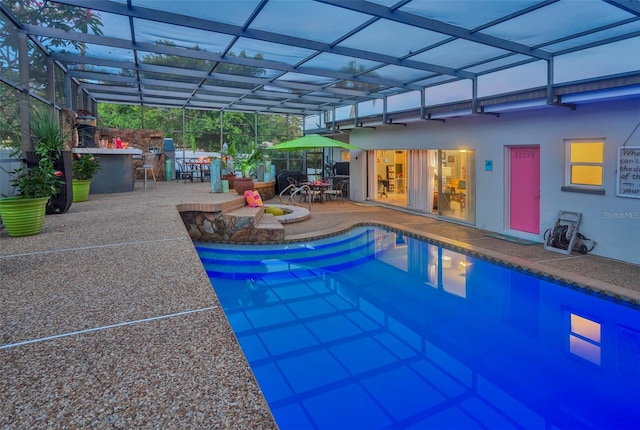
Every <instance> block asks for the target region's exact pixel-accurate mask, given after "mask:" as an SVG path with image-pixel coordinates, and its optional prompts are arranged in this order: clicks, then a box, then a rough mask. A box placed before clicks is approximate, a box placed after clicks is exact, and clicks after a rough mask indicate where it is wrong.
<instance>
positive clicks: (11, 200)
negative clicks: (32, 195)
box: [0, 196, 49, 237]
mask: <svg viewBox="0 0 640 430" xmlns="http://www.w3.org/2000/svg"><path fill="white" fill-rule="evenodd" d="M48 201H49V197H41V198H36V199H25V198H23V197H20V196H18V197H3V198H0V217H2V222H3V223H4V228H5V229H6V230H7V234H8V235H9V236H11V237H21V236H30V235H33V234H38V233H40V232H41V231H42V227H44V216H45V213H46V209H47V202H48Z"/></svg>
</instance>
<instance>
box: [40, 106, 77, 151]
mask: <svg viewBox="0 0 640 430" xmlns="http://www.w3.org/2000/svg"><path fill="white" fill-rule="evenodd" d="M70 136H71V132H68V133H65V132H64V131H63V130H62V127H61V126H60V121H59V119H58V117H57V115H52V114H51V113H50V112H49V111H48V110H47V109H39V110H35V111H34V112H33V114H32V118H31V138H32V143H33V148H34V150H35V151H36V152H37V153H38V155H40V156H41V157H45V156H49V157H53V158H54V159H55V158H58V157H59V156H60V153H61V152H62V151H63V150H64V149H65V147H64V145H65V142H66V140H67V139H68V138H69V137H70Z"/></svg>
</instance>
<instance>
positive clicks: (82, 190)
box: [73, 179, 91, 202]
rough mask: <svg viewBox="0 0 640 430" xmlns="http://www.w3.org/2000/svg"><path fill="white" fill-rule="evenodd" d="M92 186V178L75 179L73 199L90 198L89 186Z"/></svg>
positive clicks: (75, 200)
mask: <svg viewBox="0 0 640 430" xmlns="http://www.w3.org/2000/svg"><path fill="white" fill-rule="evenodd" d="M90 187H91V179H74V180H73V201H74V202H84V201H86V200H87V199H88V198H89V188H90Z"/></svg>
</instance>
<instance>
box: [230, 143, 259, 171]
mask: <svg viewBox="0 0 640 430" xmlns="http://www.w3.org/2000/svg"><path fill="white" fill-rule="evenodd" d="M248 149H249V152H248V153H246V154H239V153H238V151H237V150H236V148H235V144H233V143H232V144H231V145H230V146H229V155H231V156H232V157H233V165H234V168H235V169H236V170H239V171H240V172H241V173H242V177H243V178H250V177H251V173H252V171H253V170H254V169H255V168H256V167H257V166H258V164H260V163H261V162H262V161H263V160H264V147H263V146H262V145H255V144H254V145H251V146H250V147H249V148H248Z"/></svg>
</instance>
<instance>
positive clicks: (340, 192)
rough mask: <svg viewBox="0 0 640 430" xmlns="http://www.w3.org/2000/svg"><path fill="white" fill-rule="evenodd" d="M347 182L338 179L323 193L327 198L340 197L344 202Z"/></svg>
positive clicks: (336, 198)
mask: <svg viewBox="0 0 640 430" xmlns="http://www.w3.org/2000/svg"><path fill="white" fill-rule="evenodd" d="M347 184H348V182H347V181H340V182H338V183H337V184H334V185H333V186H332V187H331V188H330V189H328V190H326V191H325V192H324V194H325V196H327V198H328V199H331V198H332V197H333V198H334V199H335V200H336V201H337V200H338V199H340V200H342V201H343V202H344V196H345V194H346V192H345V188H346V186H347Z"/></svg>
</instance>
